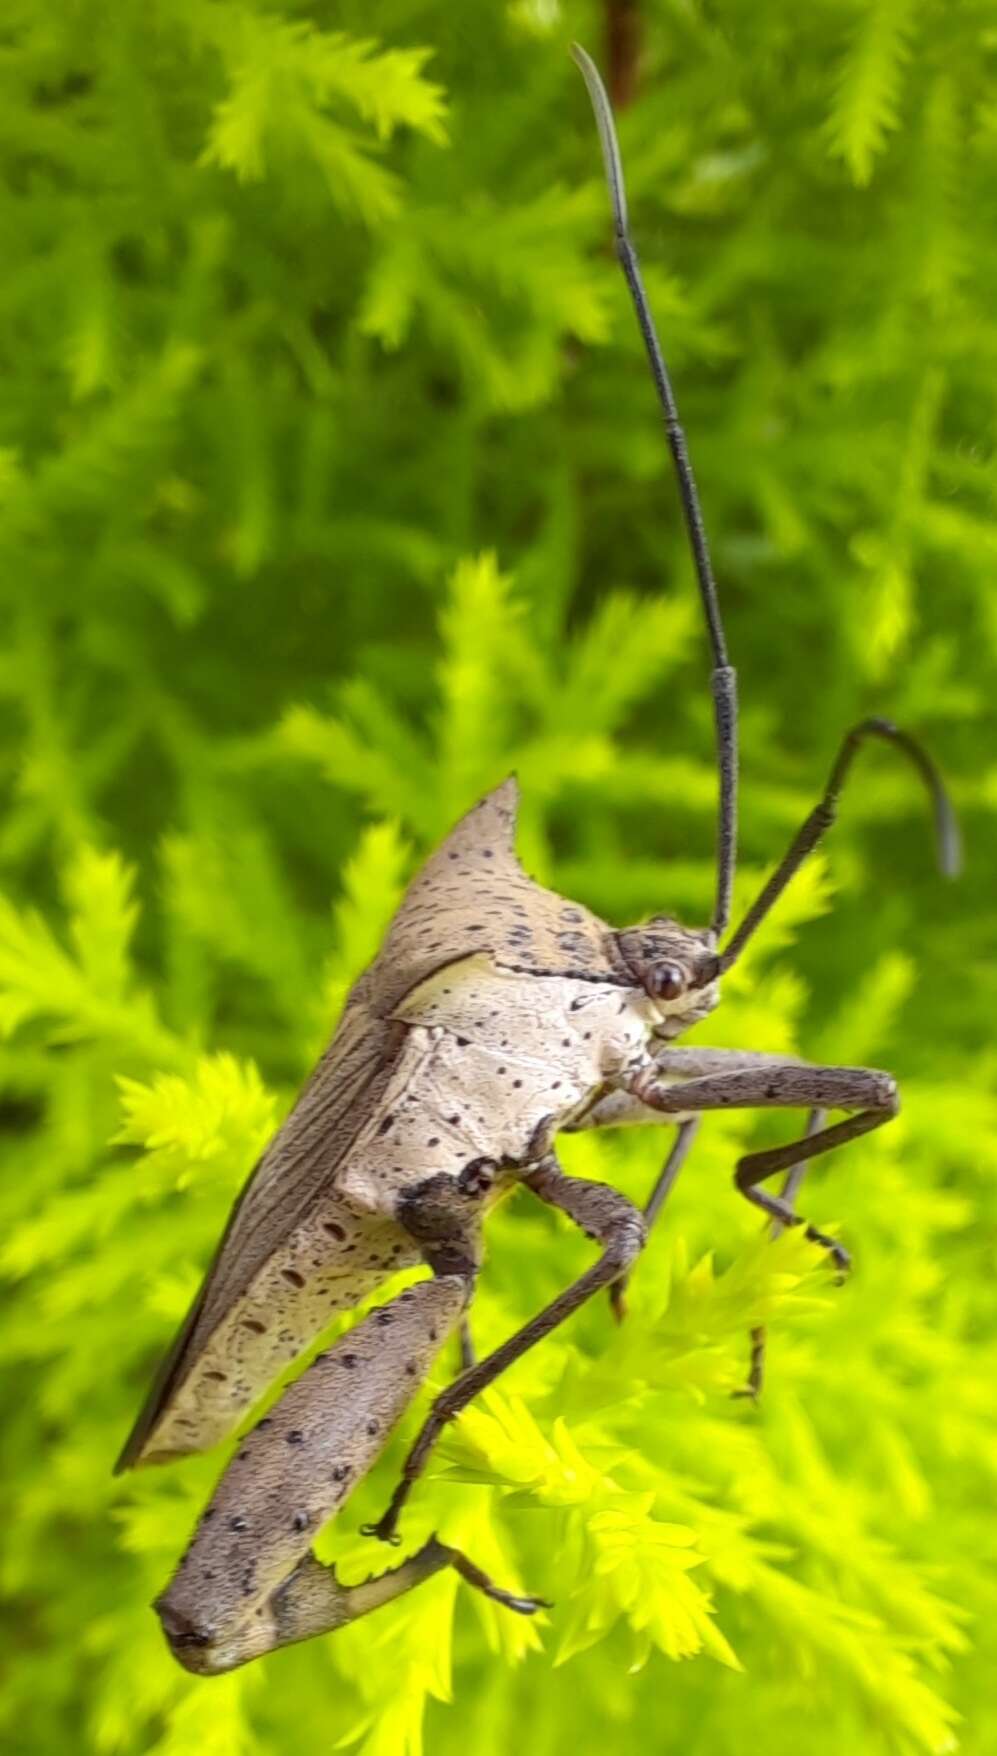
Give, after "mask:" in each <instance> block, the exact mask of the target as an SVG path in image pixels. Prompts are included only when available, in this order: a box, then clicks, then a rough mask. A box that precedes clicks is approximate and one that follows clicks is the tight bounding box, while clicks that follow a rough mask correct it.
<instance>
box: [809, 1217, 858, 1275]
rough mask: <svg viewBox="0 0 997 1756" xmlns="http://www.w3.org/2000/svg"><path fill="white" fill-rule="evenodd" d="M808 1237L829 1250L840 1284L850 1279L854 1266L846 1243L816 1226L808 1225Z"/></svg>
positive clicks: (813, 1242)
mask: <svg viewBox="0 0 997 1756" xmlns="http://www.w3.org/2000/svg"><path fill="white" fill-rule="evenodd" d="M807 1237H808V1238H809V1239H810V1242H811V1243H812V1244H820V1245H821V1247H822V1248H823V1249H825V1250H826V1251H827V1253H828V1255H829V1256H830V1258H831V1260H832V1262H833V1263H834V1266H835V1268H836V1269H837V1271H838V1272H837V1281H838V1285H839V1286H840V1285H841V1283H842V1282H843V1281H845V1280H847V1279H848V1276H849V1274H850V1273H851V1267H852V1259H851V1257H850V1256H849V1254H848V1251H847V1250H846V1249H845V1246H844V1244H839V1243H838V1240H837V1238H829V1237H828V1235H827V1233H826V1232H819V1231H818V1230H817V1228H816V1226H807Z"/></svg>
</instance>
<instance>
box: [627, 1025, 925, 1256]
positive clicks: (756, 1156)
mask: <svg viewBox="0 0 997 1756" xmlns="http://www.w3.org/2000/svg"><path fill="white" fill-rule="evenodd" d="M721 1052H722V1051H719V1050H713V1051H712V1057H715V1056H718V1055H719V1054H720V1053H721ZM694 1053H695V1051H694ZM712 1057H711V1058H712ZM739 1062H740V1065H739ZM727 1064H728V1067H729V1068H730V1071H728V1072H713V1073H708V1074H705V1075H702V1076H700V1077H696V1078H692V1079H683V1080H677V1081H675V1082H674V1083H665V1081H664V1080H663V1079H661V1077H660V1073H659V1069H658V1066H656V1065H651V1066H649V1067H647V1068H644V1069H643V1070H642V1071H641V1072H639V1073H637V1074H635V1075H633V1076H632V1077H631V1078H630V1079H629V1080H628V1081H627V1086H626V1089H627V1090H629V1091H630V1092H631V1094H632V1095H633V1096H634V1097H636V1098H638V1099H639V1101H640V1102H641V1103H643V1104H646V1105H648V1106H649V1107H650V1108H651V1109H656V1110H658V1111H660V1112H661V1113H662V1114H663V1115H668V1114H679V1115H686V1114H688V1113H689V1112H692V1113H698V1112H699V1111H703V1110H722V1109H735V1108H736V1109H756V1108H759V1109H773V1108H776V1109H796V1108H801V1109H803V1108H807V1109H829V1110H835V1109H839V1110H852V1111H856V1112H857V1114H854V1115H850V1116H846V1118H845V1119H844V1121H842V1122H835V1123H833V1124H832V1125H831V1126H830V1127H829V1128H820V1129H819V1130H818V1131H817V1132H816V1133H809V1134H807V1135H806V1136H805V1137H804V1138H803V1139H802V1140H796V1141H791V1142H790V1143H789V1144H788V1145H786V1146H771V1147H766V1148H764V1149H763V1150H762V1151H760V1152H750V1153H746V1154H745V1155H744V1157H743V1158H741V1159H739V1160H738V1163H737V1166H736V1168H735V1172H734V1181H735V1182H736V1184H737V1187H738V1189H739V1190H740V1191H741V1194H742V1195H744V1196H746V1198H747V1199H748V1200H749V1201H752V1202H754V1204H755V1206H756V1207H760V1208H761V1209H762V1212H763V1213H766V1214H768V1216H769V1218H770V1219H777V1220H779V1221H780V1222H781V1223H782V1224H783V1225H787V1226H795V1225H802V1224H803V1223H804V1222H803V1221H802V1220H801V1218H800V1216H799V1214H797V1213H794V1211H793V1209H792V1207H791V1206H790V1204H789V1202H788V1201H787V1200H786V1199H785V1198H784V1197H783V1196H779V1195H770V1194H769V1193H768V1192H767V1191H766V1190H764V1189H761V1188H759V1186H758V1185H759V1184H760V1183H762V1182H764V1181H765V1179H766V1178H768V1177H772V1176H774V1175H775V1174H776V1172H777V1171H786V1170H792V1169H794V1168H796V1167H798V1166H802V1165H804V1164H805V1163H806V1162H807V1161H808V1160H810V1159H812V1158H817V1157H818V1156H819V1155H820V1154H821V1153H825V1152H830V1151H831V1150H832V1148H833V1147H836V1146H845V1145H846V1144H847V1142H848V1141H850V1140H856V1139H857V1138H858V1137H859V1135H861V1134H868V1133H870V1132H871V1131H872V1129H874V1128H880V1127H882V1125H883V1123H884V1122H888V1121H890V1120H891V1118H892V1117H893V1116H895V1115H896V1114H897V1110H898V1108H899V1102H898V1098H897V1089H896V1084H895V1082H894V1080H893V1079H892V1077H891V1076H890V1074H888V1073H880V1072H877V1071H876V1070H875V1069H873V1068H868V1067H814V1066H811V1065H809V1064H808V1063H807V1062H804V1061H785V1062H780V1061H778V1060H776V1059H774V1058H773V1059H772V1060H766V1061H764V1062H762V1061H756V1062H754V1064H752V1062H750V1061H749V1062H748V1064H747V1065H745V1064H744V1062H743V1061H741V1058H740V1057H739V1056H738V1055H737V1053H736V1052H733V1053H731V1055H730V1057H729V1061H728V1063H727ZM806 1231H807V1236H808V1237H809V1238H812V1239H813V1240H814V1242H815V1243H818V1244H823V1245H824V1247H825V1249H827V1250H828V1251H830V1253H831V1255H832V1256H833V1258H834V1260H835V1262H836V1263H837V1264H838V1267H839V1268H841V1269H846V1268H847V1267H848V1256H847V1253H846V1252H845V1251H844V1250H843V1249H842V1247H841V1245H840V1244H838V1243H837V1242H836V1241H835V1240H834V1239H833V1238H829V1237H827V1236H826V1235H825V1234H824V1233H823V1232H818V1231H816V1230H815V1228H814V1227H813V1226H810V1225H808V1226H807V1228H806Z"/></svg>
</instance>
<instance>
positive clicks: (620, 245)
mask: <svg viewBox="0 0 997 1756" xmlns="http://www.w3.org/2000/svg"><path fill="white" fill-rule="evenodd" d="M571 53H572V56H573V57H574V60H575V62H576V64H577V66H578V67H579V68H580V70H581V74H582V78H583V79H584V81H585V84H586V86H587V87H588V94H589V97H590V99H591V102H592V109H593V111H594V112H595V120H596V126H597V128H598V130H599V140H600V142H601V145H602V157H603V163H604V164H605V168H606V182H607V184H608V186H609V199H610V204H611V206H612V210H613V231H614V236H615V244H616V254H617V257H618V258H619V262H620V266H621V268H622V269H623V273H624V276H625V277H626V283H627V286H628V288H629V289H630V297H631V299H632V300H633V306H634V310H635V312H636V314H637V322H638V325H639V327H640V333H641V336H642V338H643V341H644V346H645V348H646V350H647V357H648V361H649V362H650V367H651V375H652V377H653V379H654V386H655V389H656V391H657V393H658V400H659V402H660V404H661V410H662V414H663V416H664V423H665V434H666V436H667V439H668V447H669V450H670V451H671V454H672V462H673V464H674V466H675V474H676V477H677V479H678V488H679V496H680V498H681V501H682V513H683V517H684V518H685V526H686V530H687V532H688V535H689V544H690V547H691V549H692V556H693V561H694V563H695V568H696V581H697V584H698V586H699V595H700V598H701V600H702V605H703V611H704V614H705V616H706V626H707V629H708V632H709V639H710V647H711V650H712V653H713V673H712V676H711V678H710V689H711V692H712V695H713V712H714V722H715V725H716V745H717V769H718V779H719V798H718V806H717V887H716V897H715V901H714V906H713V918H712V921H711V926H712V928H713V931H714V933H715V934H717V935H719V934H721V933H722V932H724V931H725V929H726V927H727V924H728V922H729V920H730V903H731V892H732V890H733V886H734V869H735V866H736V864H737V774H738V755H737V673H736V671H735V670H734V669H733V666H732V665H731V664H730V663H729V661H728V658H727V643H726V640H725V639H724V630H723V622H722V621H721V617H720V601H719V598H718V596H717V586H716V581H715V579H714V577H713V567H712V564H711V562H710V550H709V544H708V543H707V540H706V530H705V527H704V525H703V514H702V509H701V507H700V504H699V494H698V492H697V490H696V479H695V476H694V475H693V473H692V464H691V463H690V461H689V451H688V447H687V445H686V439H685V434H684V432H683V431H682V426H681V424H680V422H679V417H678V408H677V406H676V403H675V394H674V392H673V390H672V384H671V379H670V378H669V375H668V368H667V366H666V365H665V360H664V355H663V354H662V352H661V344H660V342H659V341H658V335H657V331H656V329H655V327H654V319H653V317H652V316H651V311H650V307H649V305H648V302H647V293H646V291H645V289H644V282H643V279H642V277H641V272H640V263H639V261H638V258H637V251H636V249H635V248H634V243H633V239H632V238H631V236H630V227H629V221H628V217H627V192H626V188H625V185H624V182H623V163H622V160H621V158H620V146H619V141H618V140H617V138H616V128H615V126H614V123H613V112H612V109H611V107H610V103H609V99H608V97H607V96H606V88H605V86H604V85H603V83H602V79H601V78H600V75H599V70H598V68H597V67H596V65H595V62H594V61H593V60H592V57H591V56H590V55H588V54H586V52H585V50H584V49H583V48H581V46H580V45H579V44H578V43H573V44H572V46H571Z"/></svg>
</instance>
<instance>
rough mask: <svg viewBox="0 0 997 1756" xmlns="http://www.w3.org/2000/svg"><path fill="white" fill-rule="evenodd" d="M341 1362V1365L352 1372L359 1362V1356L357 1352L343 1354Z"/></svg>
mask: <svg viewBox="0 0 997 1756" xmlns="http://www.w3.org/2000/svg"><path fill="white" fill-rule="evenodd" d="M339 1363H340V1365H341V1366H345V1367H346V1370H347V1371H348V1372H352V1370H353V1368H354V1366H355V1365H356V1363H357V1356H356V1354H343V1356H342V1358H341V1360H340V1362H339Z"/></svg>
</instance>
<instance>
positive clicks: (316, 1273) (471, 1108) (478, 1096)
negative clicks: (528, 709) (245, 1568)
mask: <svg viewBox="0 0 997 1756" xmlns="http://www.w3.org/2000/svg"><path fill="white" fill-rule="evenodd" d="M395 1017H396V1018H398V1019H400V1020H402V1021H403V1022H404V1023H406V1024H407V1025H408V1026H409V1033H408V1037H407V1039H406V1042H405V1043H404V1045H403V1047H402V1050H401V1053H400V1055H399V1057H398V1061H397V1064H396V1067H395V1070H394V1074H393V1076H392V1079H391V1082H390V1084H389V1086H388V1088H387V1090H386V1092H385V1094H384V1098H383V1102H382V1104H381V1106H380V1108H379V1109H378V1111H377V1113H376V1114H375V1115H373V1116H372V1118H371V1120H370V1122H369V1124H368V1125H367V1127H366V1128H365V1129H364V1130H363V1132H362V1133H361V1134H359V1135H358V1136H357V1138H356V1140H355V1141H354V1143H353V1146H352V1148H351V1150H350V1152H349V1155H348V1158H347V1159H346V1160H345V1162H344V1163H343V1164H342V1165H341V1166H340V1168H339V1170H338V1172H337V1174H336V1177H335V1184H334V1187H332V1188H330V1189H329V1190H327V1191H326V1192H325V1193H324V1194H323V1195H322V1197H321V1199H320V1201H319V1202H318V1203H317V1204H316V1206H315V1208H314V1209H313V1210H312V1211H311V1212H310V1213H308V1214H307V1215H306V1216H305V1217H304V1219H303V1220H302V1221H301V1222H300V1223H299V1224H298V1225H297V1226H296V1227H295V1228H294V1230H293V1231H292V1232H291V1233H290V1234H289V1236H288V1237H287V1238H286V1240H284V1241H283V1243H282V1244H281V1246H279V1247H278V1248H277V1249H276V1250H275V1251H274V1252H273V1254H272V1255H271V1256H270V1257H269V1258H268V1260H267V1262H266V1263H265V1264H264V1266H263V1267H262V1268H261V1270H260V1271H259V1272H258V1273H257V1275H256V1276H255V1278H254V1279H253V1280H252V1282H251V1283H250V1285H249V1286H248V1287H247V1289H246V1291H245V1293H244V1294H243V1295H242V1296H241V1297H240V1298H239V1299H237V1300H236V1301H235V1303H234V1304H233V1305H232V1308H231V1309H230V1311H229V1312H228V1313H227V1314H226V1316H225V1318H224V1320H223V1321H222V1322H221V1323H219V1325H218V1327H217V1328H216V1330H215V1331H214V1333H213V1334H212V1335H211V1337H210V1338H209V1340H208V1342H207V1344H206V1345H205V1347H204V1348H203V1349H202V1350H201V1352H200V1354H199V1356H198V1358H197V1359H196V1360H195V1361H194V1362H193V1363H192V1368H191V1370H190V1371H189V1373H188V1374H187V1376H186V1378H185V1379H184V1381H183V1383H182V1384H180V1385H179V1386H178V1387H177V1389H176V1391H175V1393H174V1394H173V1396H172V1397H171V1399H170V1402H169V1404H168V1406H167V1407H166V1408H165V1409H164V1410H163V1414H162V1417H161V1418H160V1420H159V1422H158V1423H157V1425H156V1427H155V1428H154V1430H153V1432H152V1433H150V1435H149V1438H148V1441H147V1444H146V1447H145V1450H146V1454H147V1455H148V1454H156V1453H168V1452H171V1451H174V1450H177V1451H184V1452H187V1451H192V1450H203V1449H207V1448H208V1447H209V1446H211V1445H213V1444H215V1443H217V1442H218V1440H220V1439H221V1438H223V1437H224V1436H225V1435H226V1434H227V1433H229V1432H231V1430H232V1428H233V1427H234V1426H235V1425H236V1424H237V1423H238V1421H239V1420H240V1419H241V1418H242V1416H243V1415H244V1414H245V1413H246V1412H247V1411H248V1409H249V1408H250V1407H251V1406H252V1404H253V1403H254V1402H255V1401H256V1400H257V1399H258V1397H259V1396H260V1395H261V1394H262V1392H263V1391H264V1390H265V1389H266V1387H267V1385H268V1384H269V1383H271V1382H272V1380H273V1379H274V1378H275V1377H276V1375H277V1374H278V1373H279V1372H280V1371H281V1370H283V1368H284V1367H285V1366H286V1365H287V1364H288V1362H289V1361H291V1360H293V1359H294V1358H296V1357H297V1355H298V1354H300V1353H301V1351H302V1350H303V1348H305V1347H306V1346H307V1345H308V1343H309V1342H310V1341H311V1340H312V1339H313V1338H314V1337H315V1336H316V1335H317V1334H318V1333H319V1332H320V1331H321V1330H322V1329H323V1328H324V1327H325V1325H326V1324H327V1323H328V1321H329V1319H330V1318H331V1317H333V1316H334V1315H335V1314H336V1313H337V1312H338V1311H343V1310H346V1309H349V1308H351V1307H353V1306H354V1305H356V1304H357V1303H358V1301H359V1300H361V1299H362V1298H363V1297H364V1296H365V1295H366V1294H367V1293H368V1292H370V1291H372V1290H373V1289H374V1288H375V1287H376V1286H378V1285H379V1284H380V1283H381V1282H383V1281H384V1279H385V1278H386V1277H387V1276H388V1275H390V1274H391V1273H393V1272H394V1271H396V1270H397V1269H400V1268H403V1267H406V1266H410V1265H411V1264H413V1263H415V1262H417V1261H418V1260H419V1252H418V1249H417V1248H416V1247H415V1246H413V1244H412V1241H411V1239H410V1238H409V1236H408V1234H407V1233H406V1232H405V1231H403V1229H402V1228H401V1227H400V1226H399V1225H398V1223H397V1221H396V1220H395V1219H394V1217H393V1216H394V1212H395V1208H396V1204H397V1201H398V1198H399V1196H400V1195H401V1194H402V1193H403V1191H404V1190H405V1189H406V1188H409V1187H411V1186H413V1185H415V1184H418V1183H420V1182H423V1181H424V1180H425V1179H426V1178H427V1177H431V1176H433V1175H436V1174H439V1173H444V1174H448V1175H452V1176H454V1177H456V1176H457V1175H458V1174H459V1172H460V1170H461V1169H462V1168H463V1166H464V1165H465V1164H467V1162H468V1161H469V1160H470V1159H475V1158H482V1157H484V1158H490V1159H496V1160H504V1159H509V1160H512V1161H514V1162H516V1163H521V1162H522V1161H523V1160H524V1158H525V1157H526V1155H527V1153H528V1150H529V1146H530V1142H531V1141H532V1140H533V1139H534V1136H535V1134H536V1132H537V1129H538V1127H539V1126H540V1125H541V1124H542V1123H544V1121H545V1119H547V1118H550V1125H551V1129H552V1130H556V1128H559V1127H563V1126H564V1125H565V1124H567V1123H569V1122H570V1121H571V1120H572V1119H574V1118H575V1117H577V1116H578V1115H579V1114H580V1113H581V1112H583V1111H584V1110H585V1109H586V1108H587V1107H588V1105H589V1104H590V1103H591V1101H592V1099H593V1096H594V1095H595V1094H596V1093H597V1092H598V1091H599V1090H600V1088H601V1087H602V1086H603V1085H604V1083H605V1081H606V1080H607V1079H612V1078H615V1077H618V1076H619V1075H620V1074H621V1073H622V1072H623V1071H624V1070H625V1069H627V1068H630V1067H633V1068H636V1067H637V1066H639V1065H641V1064H643V1063H644V1061H645V1060H646V1058H647V1042H648V1036H649V1031H650V1025H651V1022H652V1017H653V1009H652V1007H651V1003H650V1002H649V1001H647V1000H646V999H645V998H644V997H643V996H642V995H639V994H637V993H635V992H634V991H633V990H631V989H626V988H621V987H617V986H612V985H609V984H601V983H597V982H589V981H580V980H573V979H571V978H567V977H559V976H544V977H538V976H535V975H529V976H524V975H521V974H513V973H511V972H507V971H503V970H502V969H500V968H496V967H495V966H494V965H493V964H492V962H491V960H490V958H489V957H488V956H487V954H480V955H478V956H473V957H470V958H466V959H464V960H463V961H462V962H461V963H459V964H455V965H451V966H450V967H449V968H447V969H444V970H443V971H441V972H440V973H439V974H437V975H436V976H434V977H432V978H431V979H430V980H428V981H426V982H423V983H422V984H421V985H420V986H419V987H418V988H417V989H416V990H415V991H414V992H413V993H412V994H410V995H409V996H408V997H407V999H406V1000H405V1002H404V1004H403V1005H402V1006H401V1007H399V1009H398V1011H397V1012H396V1014H395Z"/></svg>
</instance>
